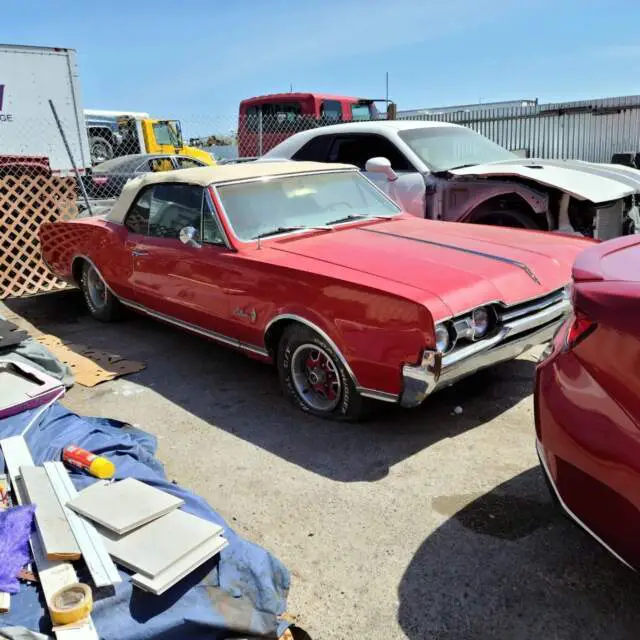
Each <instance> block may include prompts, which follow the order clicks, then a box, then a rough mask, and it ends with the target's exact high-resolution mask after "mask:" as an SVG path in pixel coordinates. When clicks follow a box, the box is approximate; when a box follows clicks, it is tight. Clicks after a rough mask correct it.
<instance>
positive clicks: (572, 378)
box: [535, 236, 640, 570]
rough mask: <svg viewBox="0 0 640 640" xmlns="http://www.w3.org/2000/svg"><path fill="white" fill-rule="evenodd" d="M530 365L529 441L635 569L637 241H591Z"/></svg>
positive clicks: (571, 509)
mask: <svg viewBox="0 0 640 640" xmlns="http://www.w3.org/2000/svg"><path fill="white" fill-rule="evenodd" d="M573 279H574V284H573V294H572V299H573V312H572V314H571V315H570V316H569V318H568V319H567V320H566V322H565V323H564V325H562V327H561V328H560V330H559V331H558V333H557V334H556V336H555V338H554V340H553V341H552V343H551V344H550V345H549V347H548V348H547V350H546V352H545V353H544V354H543V357H542V359H541V361H540V363H539V365H538V369H537V376H536V378H537V379H536V389H535V413H536V430H537V448H538V455H539V457H540V462H541V464H542V468H543V470H544V472H545V475H546V476H547V479H548V481H549V484H550V485H551V488H552V493H553V495H554V496H555V497H556V498H557V499H558V501H559V502H560V505H561V506H562V507H563V508H564V510H565V511H566V512H567V513H568V515H569V516H570V517H571V518H573V519H574V520H575V521H576V522H577V523H578V524H580V525H581V526H582V527H583V528H584V529H586V531H587V532H588V533H590V534H591V535H592V536H593V537H594V538H596V540H598V541H599V542H600V543H601V544H602V545H604V546H605V547H606V548H607V549H608V550H609V551H611V552H612V553H613V554H614V555H615V556H616V557H617V558H618V559H619V560H622V562H624V563H625V564H627V565H629V566H631V567H633V568H634V569H636V570H638V569H640V239H639V238H638V236H632V237H627V238H619V239H616V240H611V241H609V242H605V243H602V244H600V245H597V246H594V247H592V248H590V249H588V250H587V251H585V252H584V253H583V254H582V255H580V256H579V257H578V259H577V260H576V264H575V266H574V269H573Z"/></svg>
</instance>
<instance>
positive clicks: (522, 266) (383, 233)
mask: <svg viewBox="0 0 640 640" xmlns="http://www.w3.org/2000/svg"><path fill="white" fill-rule="evenodd" d="M362 231H367V232H368V233H378V234H380V235H381V236H391V237H393V238H401V239H402V240H409V241H412V242H422V243H423V244H430V245H432V246H435V247H444V248H445V249H453V250H455V251H462V252H463V253H469V254H471V255H474V256H480V257H481V258H488V259H490V260H497V261H498V262H504V263H506V264H510V265H513V266H514V267H518V268H520V269H522V270H523V271H524V272H525V273H526V274H527V275H528V276H529V277H530V278H531V279H532V280H533V281H534V282H535V283H536V284H540V285H541V282H540V280H538V278H537V276H536V274H535V273H534V272H533V271H532V270H531V269H530V268H529V267H528V266H527V265H526V264H524V263H522V262H520V261H519V260H513V259H512V258H505V257H504V256H497V255H495V254H493V253H485V252H484V251H478V250H477V249H467V248H465V247H459V246H457V245H455V244H447V243H445V242H435V241H434V240H425V239H424V238H414V237H413V236H407V235H402V234H399V233H392V232H391V231H376V230H375V229H362Z"/></svg>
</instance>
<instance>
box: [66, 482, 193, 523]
mask: <svg viewBox="0 0 640 640" xmlns="http://www.w3.org/2000/svg"><path fill="white" fill-rule="evenodd" d="M183 504H184V500H181V499H180V498H176V497H175V496H173V495H171V494H170V493H166V492H165V491H161V490H160V489H156V488H155V487H152V486H151V485H148V484H145V483H144V482H140V481H139V480H136V479H135V478H125V479H124V480H121V481H120V482H111V483H109V484H102V485H98V486H96V485H92V486H90V487H88V488H87V489H84V490H83V491H81V492H80V493H79V494H78V495H77V497H76V498H74V499H73V500H71V501H70V502H68V503H67V506H68V507H69V508H70V509H73V510H74V511H75V512H76V513H79V514H80V515H81V516H84V517H85V518H89V519H90V520H93V521H94V522H97V523H98V524H100V525H102V526H103V527H105V528H106V529H108V530H109V531H113V532H114V533H116V534H119V535H122V534H125V533H127V532H129V531H133V530H134V529H137V528H138V527H140V526H142V525H143V524H146V523H148V522H151V521H152V520H155V519H156V518H159V517H161V516H163V515H165V514H167V513H169V512H170V511H173V510H175V509H177V508H178V507H179V506H181V505H183Z"/></svg>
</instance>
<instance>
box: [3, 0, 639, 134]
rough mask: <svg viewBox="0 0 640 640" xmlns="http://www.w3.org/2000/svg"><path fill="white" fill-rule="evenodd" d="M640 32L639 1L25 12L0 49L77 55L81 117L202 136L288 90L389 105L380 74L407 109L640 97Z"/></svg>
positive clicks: (160, 3) (80, 7) (112, 5)
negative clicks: (125, 119) (168, 125)
mask: <svg viewBox="0 0 640 640" xmlns="http://www.w3.org/2000/svg"><path fill="white" fill-rule="evenodd" d="M639 24H640V2H639V1H638V0H609V1H607V0H602V1H597V2H596V1H590V0H581V1H579V0H439V1H434V0H392V1H389V0H323V1H322V2H319V1H317V0H299V1H298V2H291V1H290V0H268V1H266V2H265V1H259V0H255V1H254V0H235V2H228V1H225V2H222V1H220V0H208V1H206V0H205V1H203V0H187V1H185V2H182V3H178V2H167V1H166V0H155V1H154V2H150V1H147V0H129V1H124V0H108V1H105V2H95V3H89V2H86V1H85V2H76V1H73V2H72V1H66V2H65V1H63V0H59V1H57V2H50V1H48V0H40V1H36V0H22V1H21V2H20V3H14V2H10V3H7V4H5V6H4V7H3V9H2V12H1V14H0V42H3V43H17V44H38V45H48V46H60V47H71V48H75V49H76V50H77V51H78V59H79V66H80V82H81V89H82V98H83V102H84V106H85V107H90V108H102V109H127V110H135V111H148V112H150V113H152V115H155V116H162V117H179V118H181V119H183V120H185V121H190V122H194V123H202V127H203V129H204V130H203V131H198V132H197V133H206V132H207V131H206V130H207V129H212V128H215V129H218V130H221V129H226V128H232V127H233V120H234V118H235V114H236V112H237V105H238V102H239V101H240V100H241V99H242V98H244V97H248V96H253V95H259V94H263V93H273V92H280V91H288V90H289V86H290V85H291V84H292V85H293V87H294V90H300V91H303V90H308V91H324V92H331V93H339V94H346V95H357V96H362V97H384V82H385V72H387V71H388V72H389V76H390V97H391V98H392V99H393V100H395V101H396V103H397V104H398V106H399V108H401V109H403V108H404V109H410V108H417V107H428V106H442V105H449V104H461V103H472V102H478V101H480V100H482V101H483V102H489V101H495V100H509V99H519V98H535V97H538V98H540V99H541V100H542V101H543V102H548V101H557V100H573V99H581V98H591V97H600V96H613V95H628V94H639V93H640V38H639V36H638V25H639ZM0 72H1V69H0ZM214 123H217V124H216V126H214ZM227 125H228V127H227ZM198 128H200V126H198ZM193 133H195V132H193Z"/></svg>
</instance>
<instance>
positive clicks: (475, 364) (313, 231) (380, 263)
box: [40, 161, 590, 419]
mask: <svg viewBox="0 0 640 640" xmlns="http://www.w3.org/2000/svg"><path fill="white" fill-rule="evenodd" d="M40 237H41V242H42V253H43V258H44V260H45V262H46V263H47V264H48V265H49V267H50V269H51V270H52V271H53V273H54V274H56V275H57V276H58V277H61V278H64V279H66V280H69V281H71V282H75V283H77V284H78V285H79V286H80V287H81V289H82V290H83V292H84V295H85V298H86V302H87V305H88V307H89V310H90V311H91V313H92V314H93V316H94V317H96V318H97V319H99V320H112V319H114V318H115V317H116V316H117V313H118V310H119V307H120V306H121V305H124V306H126V307H130V308H132V309H135V310H137V311H140V312H143V313H146V314H148V315H150V316H153V317H155V318H158V319H160V320H164V321H166V322H169V323H172V324H174V325H177V326H179V327H182V328H184V329H188V330H190V331H193V332H195V333H198V334H201V335H203V336H206V337H208V338H212V339H213V340H216V341H218V342H221V343H224V344H227V345H230V346H232V347H235V348H238V349H241V350H243V351H245V352H246V353H247V354H249V355H251V356H253V357H255V358H259V359H262V360H265V361H273V362H275V363H276V365H277V368H278V370H279V375H280V380H281V383H282V387H283V389H284V392H285V394H287V395H288V396H289V397H290V398H291V399H292V400H293V401H294V402H295V403H296V404H297V405H298V406H299V407H300V408H302V409H303V410H304V411H306V412H310V413H313V414H316V415H318V416H322V417H330V418H336V419H355V418H357V417H358V416H359V415H360V413H361V412H362V409H363V407H364V404H365V402H366V401H368V400H369V399H375V400H382V401H386V402H395V403H400V404H402V405H403V406H407V407H412V406H416V405H418V404H420V403H421V402H422V401H423V400H424V399H425V398H426V397H427V396H428V395H429V394H430V393H431V392H432V391H434V390H435V389H436V388H438V387H441V386H444V385H448V384H451V383H452V382H454V381H456V380H458V379H459V378H461V377H463V376H465V375H468V374H470V373H473V372H475V371H477V370H478V369H482V368H484V367H488V366H490V365H493V364H495V363H498V362H501V361H504V360H509V359H511V358H514V357H516V356H517V355H519V354H520V353H521V352H522V351H524V350H525V349H527V348H528V347H531V346H533V345H536V344H539V343H542V342H546V341H548V340H549V339H550V338H551V336H552V335H553V332H554V331H555V329H556V327H557V326H558V324H559V323H560V322H561V321H562V319H563V316H564V315H565V313H566V312H567V310H568V308H569V302H568V300H567V297H566V291H565V286H566V284H567V282H568V280H569V279H570V268H571V264H572V263H573V261H574V259H575V256H576V255H577V254H578V253H579V252H580V251H581V250H582V249H583V248H584V246H585V244H586V243H588V242H590V241H589V240H585V239H582V238H570V237H562V236H558V235H554V234H548V233H547V234H545V233H538V232H530V231H523V230H515V229H503V228H498V227H489V226H487V227H484V226H467V225H460V224H453V223H445V222H437V221H431V220H420V219H417V218H415V217H414V216H410V215H408V214H406V213H403V212H402V211H401V210H400V208H399V207H398V206H397V205H396V204H395V203H394V202H392V201H391V200H390V199H389V198H388V197H387V196H386V195H385V194H383V193H382V192H381V191H380V190H379V189H378V188H377V187H376V186H374V185H373V184H372V183H371V182H370V181H369V180H368V179H367V178H366V177H364V176H363V175H361V174H360V173H359V172H358V171H357V169H356V168H355V167H352V166H349V165H338V164H317V163H311V162H300V163H296V162H286V161H279V162H270V163H268V162H263V163H242V164H235V165H224V166H219V167H211V168H198V169H183V170H181V171H175V172H163V173H158V174H148V175H146V176H144V177H141V178H136V179H135V180H132V181H131V182H129V183H128V184H127V185H126V186H125V187H124V189H123V191H122V194H121V196H120V198H119V199H118V201H117V202H116V204H115V205H114V207H113V209H112V210H111V211H110V212H109V213H107V214H106V215H103V216H100V217H92V218H79V219H76V220H73V221H68V222H57V223H53V224H45V225H43V226H42V227H41V231H40Z"/></svg>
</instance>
